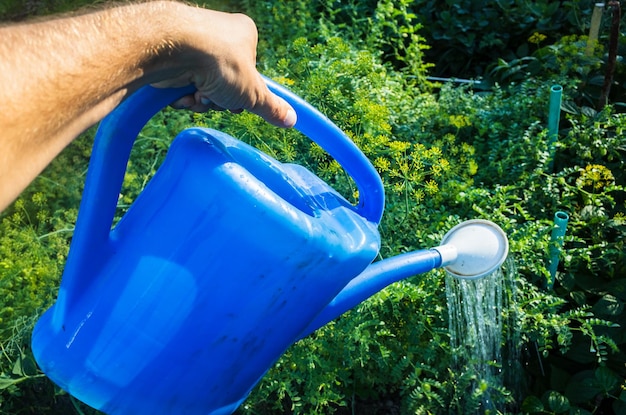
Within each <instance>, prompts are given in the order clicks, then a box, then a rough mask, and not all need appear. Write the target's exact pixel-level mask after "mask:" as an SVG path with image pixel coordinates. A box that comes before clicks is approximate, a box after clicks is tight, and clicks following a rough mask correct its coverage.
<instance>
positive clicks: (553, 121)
mask: <svg viewBox="0 0 626 415" xmlns="http://www.w3.org/2000/svg"><path fill="white" fill-rule="evenodd" d="M562 97H563V87H562V86H561V85H552V87H550V108H549V111H548V150H549V151H550V169H552V164H553V163H554V152H555V149H554V143H555V141H556V139H557V137H558V135H559V122H560V119H561V99H562Z"/></svg>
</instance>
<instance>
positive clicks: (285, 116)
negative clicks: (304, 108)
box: [249, 87, 298, 128]
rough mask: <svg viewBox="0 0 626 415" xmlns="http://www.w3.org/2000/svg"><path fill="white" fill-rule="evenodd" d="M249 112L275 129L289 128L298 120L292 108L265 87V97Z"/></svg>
mask: <svg viewBox="0 0 626 415" xmlns="http://www.w3.org/2000/svg"><path fill="white" fill-rule="evenodd" d="M249 111H250V112H252V113H253V114H256V115H258V116H260V117H261V118H263V119H264V120H265V121H267V122H268V123H270V124H272V125H275V126H277V127H283V128H291V127H293V126H294V125H296V121H297V120H298V116H297V115H296V111H295V110H294V109H293V107H292V106H291V105H289V104H288V103H287V101H285V100H284V99H282V98H281V97H279V96H278V95H275V94H274V93H273V92H271V91H270V90H269V89H268V88H267V87H265V97H264V98H263V99H259V100H257V103H256V105H255V106H254V107H252V108H250V109H249Z"/></svg>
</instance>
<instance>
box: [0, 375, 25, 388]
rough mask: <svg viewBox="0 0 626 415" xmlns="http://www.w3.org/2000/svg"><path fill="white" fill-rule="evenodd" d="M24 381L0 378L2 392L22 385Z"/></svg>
mask: <svg viewBox="0 0 626 415" xmlns="http://www.w3.org/2000/svg"><path fill="white" fill-rule="evenodd" d="M21 381H22V379H13V378H9V377H6V376H0V390H3V389H7V388H10V387H11V386H13V385H15V384H17V383H20V382H21Z"/></svg>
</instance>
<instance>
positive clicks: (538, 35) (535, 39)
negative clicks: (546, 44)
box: [528, 32, 547, 45]
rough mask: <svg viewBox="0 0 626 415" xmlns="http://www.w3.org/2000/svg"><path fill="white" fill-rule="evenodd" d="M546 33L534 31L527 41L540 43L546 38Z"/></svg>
mask: <svg viewBox="0 0 626 415" xmlns="http://www.w3.org/2000/svg"><path fill="white" fill-rule="evenodd" d="M546 37H547V36H546V35H544V34H541V33H538V32H535V33H533V34H532V35H531V36H530V37H529V38H528V41H529V42H530V43H534V44H536V45H538V44H540V43H541V42H543V41H544V40H546Z"/></svg>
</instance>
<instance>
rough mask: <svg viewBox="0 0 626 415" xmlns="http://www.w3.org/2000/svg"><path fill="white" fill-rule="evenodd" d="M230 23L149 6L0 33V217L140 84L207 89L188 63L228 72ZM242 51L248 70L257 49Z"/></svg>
mask: <svg viewBox="0 0 626 415" xmlns="http://www.w3.org/2000/svg"><path fill="white" fill-rule="evenodd" d="M232 19H233V18H231V17H228V16H225V14H223V13H218V12H213V11H209V10H204V9H197V8H192V7H188V6H185V5H183V4H180V3H176V2H149V3H140V4H133V5H125V6H119V7H116V8H112V9H107V10H101V11H94V12H90V13H86V14H83V15H80V16H72V17H66V18H58V19H53V20H48V21H42V22H37V23H29V24H23V25H11V26H5V27H0V78H1V79H2V86H1V87H0V108H1V110H0V127H1V128H0V211H1V210H2V209H3V208H4V207H6V206H7V205H8V203H10V202H11V201H12V200H13V199H14V198H15V197H16V196H17V195H18V194H19V192H20V191H21V190H23V188H25V187H26V186H27V184H28V183H29V182H30V181H31V180H33V179H34V178H35V177H36V175H38V174H39V173H40V172H41V171H42V170H43V168H44V167H45V166H46V165H47V164H48V163H49V162H50V161H51V160H52V159H53V158H54V157H55V156H56V155H57V154H58V153H59V152H60V151H61V150H62V149H63V148H64V147H65V146H66V145H67V144H68V143H69V142H70V141H71V140H73V139H74V138H75V137H76V136H77V135H79V134H80V133H81V132H82V131H84V130H85V129H86V128H88V127H89V126H91V125H93V124H95V123H96V122H98V121H99V120H101V119H102V118H103V117H104V116H105V115H106V114H107V113H108V112H110V111H111V110H112V109H113V108H114V107H115V106H116V105H117V104H119V103H120V102H121V101H122V100H123V99H124V98H125V97H126V96H128V95H129V94H130V93H132V92H133V91H134V90H136V89H137V88H139V87H140V86H142V85H145V84H148V83H153V82H159V81H163V80H174V82H173V83H172V82H169V85H170V86H172V85H173V84H176V83H180V84H189V83H194V84H196V85H197V86H198V87H200V86H202V87H203V88H208V87H210V85H209V86H207V85H204V84H202V83H203V82H204V83H207V82H208V83H211V81H215V79H198V76H197V75H198V72H193V71H191V69H192V68H191V67H192V65H194V68H197V67H198V65H200V66H202V67H204V70H205V71H206V72H212V71H215V70H216V69H217V68H218V67H219V69H220V70H221V74H222V76H224V72H226V73H227V72H228V68H227V67H228V65H227V64H224V62H218V61H219V60H220V58H221V57H223V55H228V53H230V54H232V53H233V52H232V51H228V50H225V49H228V48H229V47H230V48H231V49H232V48H234V47H235V46H234V45H229V42H231V40H230V39H229V38H228V37H227V36H229V33H228V25H229V24H239V23H241V20H232ZM225 25H226V27H224V26H225ZM239 26H240V29H241V26H242V25H239ZM243 26H244V28H246V27H245V24H244V25H243ZM252 26H253V24H252ZM232 30H235V31H237V32H249V31H250V30H247V31H246V30H238V29H236V28H232ZM253 32H254V39H252V41H250V42H248V39H244V40H245V41H246V42H248V43H253V44H254V45H253V46H254V47H256V29H255V28H254V30H253ZM231 37H232V38H236V36H232V35H231ZM248 37H250V35H248ZM199 39H201V42H199ZM238 40H241V39H238ZM231 43H233V42H231ZM243 52H245V53H249V54H251V55H252V63H251V65H250V66H251V68H252V70H254V59H255V54H254V53H255V52H254V49H253V50H252V51H249V50H245V51H243ZM243 52H242V53H243ZM199 57H200V58H199ZM233 60H234V59H233ZM245 63H246V64H247V63H248V62H247V61H245ZM235 66H236V65H233V67H235ZM245 66H247V65H245ZM224 67H226V69H224ZM235 72H236V71H235ZM247 72H251V71H250V70H248V71H247ZM255 75H258V74H256V71H255ZM249 77H250V76H249ZM253 83H254V82H253ZM199 84H202V85H199ZM228 92H230V91H228ZM252 95H254V94H252ZM261 95H262V94H261ZM198 99H199V98H198ZM228 104H229V105H230V103H228ZM237 104H238V103H232V106H228V107H227V106H225V108H229V109H230V108H236V107H237ZM245 105H246V106H248V107H254V105H252V104H247V103H246V104H245ZM246 106H244V105H241V106H240V107H241V108H245V109H249V108H247V107H246ZM283 116H284V115H283Z"/></svg>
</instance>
